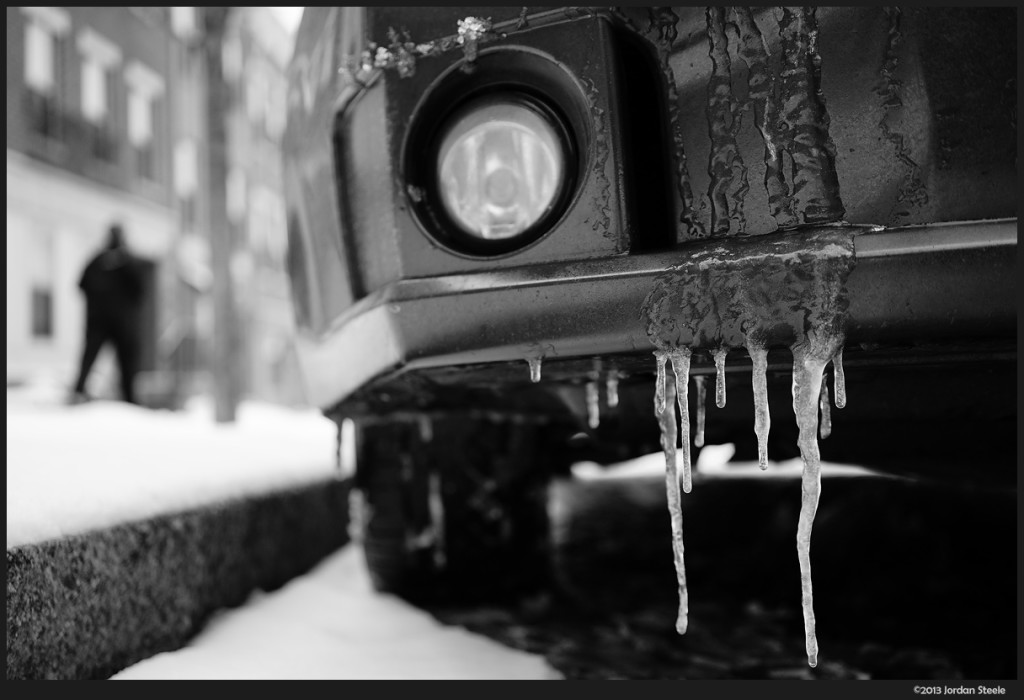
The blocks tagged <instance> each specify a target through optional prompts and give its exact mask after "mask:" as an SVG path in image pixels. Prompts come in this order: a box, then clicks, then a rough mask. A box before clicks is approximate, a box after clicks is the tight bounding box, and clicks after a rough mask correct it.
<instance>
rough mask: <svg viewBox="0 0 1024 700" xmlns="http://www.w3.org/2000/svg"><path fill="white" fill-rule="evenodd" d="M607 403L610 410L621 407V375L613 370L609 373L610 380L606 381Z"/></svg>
mask: <svg viewBox="0 0 1024 700" xmlns="http://www.w3.org/2000/svg"><path fill="white" fill-rule="evenodd" d="M605 389H606V392H605V401H606V402H607V404H608V408H615V407H616V406H618V405H619V373H618V372H616V371H615V370H612V371H611V372H609V373H608V379H607V380H605Z"/></svg>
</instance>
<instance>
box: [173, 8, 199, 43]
mask: <svg viewBox="0 0 1024 700" xmlns="http://www.w3.org/2000/svg"><path fill="white" fill-rule="evenodd" d="M171 29H172V30H173V31H174V33H175V34H176V35H177V36H178V38H180V39H185V40H187V39H191V38H192V37H194V36H195V35H196V8H194V7H172V8H171Z"/></svg>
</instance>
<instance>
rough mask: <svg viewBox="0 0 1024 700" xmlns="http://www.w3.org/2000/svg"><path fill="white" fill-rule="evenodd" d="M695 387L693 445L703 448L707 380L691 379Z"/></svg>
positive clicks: (703, 378)
mask: <svg viewBox="0 0 1024 700" xmlns="http://www.w3.org/2000/svg"><path fill="white" fill-rule="evenodd" d="M693 381H694V382H695V383H696V385H697V431H696V432H695V433H694V435H693V444H694V445H696V446H697V447H704V404H706V403H707V401H708V387H707V379H706V377H704V375H697V376H696V377H694V378H693Z"/></svg>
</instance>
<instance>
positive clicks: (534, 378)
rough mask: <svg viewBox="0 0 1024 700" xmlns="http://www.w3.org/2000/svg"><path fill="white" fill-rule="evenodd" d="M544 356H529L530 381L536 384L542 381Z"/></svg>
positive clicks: (527, 360)
mask: <svg viewBox="0 0 1024 700" xmlns="http://www.w3.org/2000/svg"><path fill="white" fill-rule="evenodd" d="M543 360H544V358H543V357H528V358H526V362H527V363H528V364H529V365H530V381H531V382H533V383H534V384H536V383H537V382H539V381H540V363H541V362H542V361H543Z"/></svg>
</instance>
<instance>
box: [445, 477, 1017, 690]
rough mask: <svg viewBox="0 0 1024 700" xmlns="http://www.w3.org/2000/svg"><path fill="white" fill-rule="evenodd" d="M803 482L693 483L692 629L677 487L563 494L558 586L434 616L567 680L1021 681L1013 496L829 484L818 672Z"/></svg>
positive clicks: (820, 531) (820, 563)
mask: <svg viewBox="0 0 1024 700" xmlns="http://www.w3.org/2000/svg"><path fill="white" fill-rule="evenodd" d="M799 493H800V485H799V480H798V479H795V478H769V477H767V476H766V475H764V474H754V475H752V476H751V477H749V478H747V477H742V478H708V479H700V478H698V479H697V480H695V483H694V487H693V491H692V493H690V494H684V496H683V509H684V511H683V512H684V535H685V543H686V567H687V577H688V582H689V591H690V615H689V619H690V627H689V630H688V631H687V633H686V634H685V635H683V636H680V635H678V634H676V632H675V631H674V628H673V625H674V620H675V610H676V588H675V574H674V570H673V564H672V552H671V544H670V539H669V533H670V525H669V516H668V511H667V507H666V499H665V492H664V482H663V480H662V479H659V478H636V479H629V480H615V481H590V482H581V481H571V482H568V481H567V482H561V483H559V484H557V485H556V486H555V488H554V489H553V491H552V499H553V500H552V504H553V512H554V513H555V514H556V523H555V532H554V556H555V559H556V562H557V570H558V577H559V586H558V588H557V589H556V590H554V591H553V592H552V593H550V594H547V595H541V596H538V597H536V598H534V599H531V600H528V601H524V602H522V603H520V604H518V605H516V606H514V607H488V608H480V607H463V608H457V607H456V608H453V607H448V608H433V609H431V612H432V613H433V614H434V615H435V616H436V617H438V618H439V619H441V620H442V621H445V622H447V623H449V624H455V625H461V626H464V627H466V628H469V629H471V630H474V631H477V632H481V633H483V634H486V635H488V636H490V637H493V638H495V639H498V640H500V641H502V642H504V643H506V644H508V645H510V646H513V647H515V648H520V649H524V650H528V651H531V652H535V653H540V654H543V655H544V656H545V657H546V658H547V659H548V660H549V662H550V663H551V664H552V665H553V666H554V667H555V668H557V669H558V670H559V671H561V672H562V673H564V674H565V676H566V678H568V679H681V678H690V679H723V678H725V679H743V678H751V679H764V678H785V679H791V678H840V679H843V678H851V679H852V678H861V679H946V680H956V679H986V680H996V679H1012V678H1016V677H1017V665H1016V664H1017V662H1016V659H1017V647H1016V627H1017V598H1018V592H1017V587H1016V571H1017V557H1018V553H1017V549H1016V531H1017V525H1016V503H1017V498H1016V493H1015V491H1013V490H1000V491H993V490H985V491H979V490H974V489H970V488H967V487H965V486H962V485H956V484H939V483H929V482H921V481H907V480H896V479H890V478H874V477H843V476H836V477H827V478H825V480H824V483H823V488H822V498H821V502H820V506H819V509H818V513H817V517H816V520H815V526H814V533H813V538H812V545H811V561H812V573H813V580H814V596H815V598H814V605H815V613H816V617H817V636H818V644H819V648H820V652H819V663H818V665H817V667H816V668H813V669H812V668H810V667H809V666H808V665H807V660H806V656H805V653H804V637H803V623H802V616H801V611H800V579H799V568H798V561H797V555H796V541H795V540H796V538H795V535H796V523H797V514H798V512H799V507H800V503H799V499H800V497H799Z"/></svg>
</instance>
